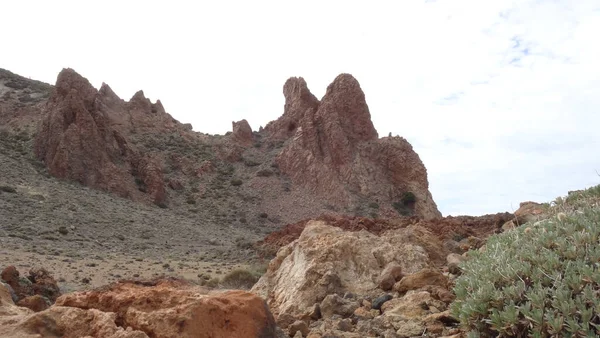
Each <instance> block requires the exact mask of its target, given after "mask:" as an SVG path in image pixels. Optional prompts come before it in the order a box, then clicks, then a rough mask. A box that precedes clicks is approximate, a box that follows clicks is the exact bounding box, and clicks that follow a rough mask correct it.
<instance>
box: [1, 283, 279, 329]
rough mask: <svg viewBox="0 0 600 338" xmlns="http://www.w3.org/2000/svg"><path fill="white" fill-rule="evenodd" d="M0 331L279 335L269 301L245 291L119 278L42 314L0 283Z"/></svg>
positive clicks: (65, 298) (68, 297)
mask: <svg viewBox="0 0 600 338" xmlns="http://www.w3.org/2000/svg"><path fill="white" fill-rule="evenodd" d="M0 301H1V303H0V336H2V337H7V338H8V337H15V338H16V337H37V335H36V334H35V333H41V334H42V335H43V336H44V337H46V336H48V337H65V338H79V337H85V336H93V337H97V338H109V337H110V338H125V337H127V338H142V337H174V336H177V337H182V338H185V337H190V338H191V337H223V338H225V337H231V338H235V337H240V338H242V337H243V338H246V337H276V326H275V323H274V320H273V316H272V315H271V313H270V312H269V309H268V308H267V306H266V304H265V302H264V301H263V300H262V299H260V298H259V297H257V296H254V295H252V294H250V293H247V292H244V291H226V292H218V293H212V294H207V293H206V291H204V290H202V289H198V288H197V287H192V286H190V285H187V284H185V283H184V282H182V281H174V280H158V281H150V282H127V281H124V282H120V283H117V284H113V285H110V286H107V287H104V288H100V289H97V290H92V291H87V292H77V293H73V294H68V295H64V296H62V297H60V298H59V299H58V300H57V303H56V304H55V305H54V306H52V307H51V308H49V309H47V310H44V311H42V312H39V313H32V312H31V310H28V309H25V308H20V307H16V306H14V304H13V303H12V300H10V296H9V295H8V293H7V291H6V289H5V288H3V287H2V286H0Z"/></svg>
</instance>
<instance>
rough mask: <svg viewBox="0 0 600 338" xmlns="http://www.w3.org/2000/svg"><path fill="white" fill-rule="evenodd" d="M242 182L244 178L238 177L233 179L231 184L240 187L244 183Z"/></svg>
mask: <svg viewBox="0 0 600 338" xmlns="http://www.w3.org/2000/svg"><path fill="white" fill-rule="evenodd" d="M242 183H243V182H242V180H240V179H237V178H236V179H233V180H231V185H232V186H234V187H239V186H240V185H242Z"/></svg>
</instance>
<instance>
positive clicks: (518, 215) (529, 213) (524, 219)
mask: <svg viewBox="0 0 600 338" xmlns="http://www.w3.org/2000/svg"><path fill="white" fill-rule="evenodd" d="M543 213H544V207H543V206H542V204H540V203H536V202H531V201H528V202H521V204H520V205H519V209H517V211H515V219H516V222H517V224H518V225H523V224H525V223H533V222H535V221H538V220H540V218H541V215H542V214H543Z"/></svg>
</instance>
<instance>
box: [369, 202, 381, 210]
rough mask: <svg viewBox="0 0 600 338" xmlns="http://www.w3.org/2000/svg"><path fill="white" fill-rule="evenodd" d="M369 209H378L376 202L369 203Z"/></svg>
mask: <svg viewBox="0 0 600 338" xmlns="http://www.w3.org/2000/svg"><path fill="white" fill-rule="evenodd" d="M369 208H371V209H379V204H377V202H371V203H369Z"/></svg>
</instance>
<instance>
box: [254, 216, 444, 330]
mask: <svg viewBox="0 0 600 338" xmlns="http://www.w3.org/2000/svg"><path fill="white" fill-rule="evenodd" d="M446 254H447V251H446V250H445V249H444V246H443V245H442V242H441V240H440V239H439V238H438V237H437V236H435V235H434V234H432V233H431V232H429V231H427V230H425V229H423V228H421V227H418V226H408V227H405V228H401V229H395V230H388V231H385V232H383V233H381V235H376V234H373V233H370V232H367V231H364V230H361V231H355V232H350V231H344V230H342V229H341V228H338V227H332V226H330V225H328V224H327V223H325V222H323V221H311V222H308V224H307V225H306V227H305V228H304V230H303V232H302V234H301V235H300V237H299V238H298V239H297V240H295V241H293V242H292V243H290V244H288V245H286V246H284V247H283V248H281V249H280V250H279V252H278V253H277V256H276V257H275V258H274V259H273V260H272V261H271V263H270V264H269V268H268V270H267V273H266V274H265V275H263V276H262V277H261V279H260V280H259V281H258V283H257V284H256V285H255V286H254V287H253V288H252V290H251V291H252V292H255V293H257V294H259V295H261V296H262V297H264V298H265V299H266V300H267V303H268V304H269V306H270V307H271V310H272V311H273V313H274V314H275V316H276V320H277V323H278V325H280V326H281V327H282V328H283V329H286V330H287V331H288V333H289V334H296V335H298V334H297V333H296V332H298V331H299V330H301V329H302V327H303V325H301V324H302V323H300V322H303V323H304V325H305V326H308V329H307V330H310V333H308V335H304V333H303V336H307V337H321V336H336V337H381V336H385V337H409V336H417V335H420V334H421V333H422V332H425V331H426V332H428V333H429V334H433V336H435V337H437V336H442V335H443V334H449V333H452V332H456V330H455V329H454V328H452V325H453V324H452V323H455V322H456V320H455V319H453V318H451V316H450V315H449V313H448V304H449V303H451V302H452V300H453V299H454V295H453V294H452V292H451V291H449V289H450V288H451V285H450V283H451V282H450V281H451V279H452V278H454V277H453V276H452V275H450V274H448V273H447V272H445V273H443V272H442V271H443V270H442V269H441V267H442V266H441V265H440V264H438V263H439V259H433V257H445V255H446ZM436 261H437V262H436ZM444 270H445V269H444ZM390 289H392V290H390ZM392 291H393V293H389V292H392ZM305 333H306V330H305Z"/></svg>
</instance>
